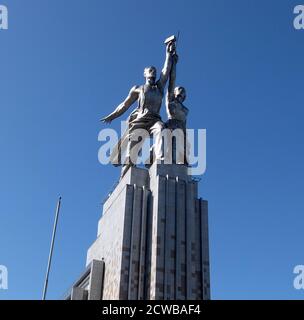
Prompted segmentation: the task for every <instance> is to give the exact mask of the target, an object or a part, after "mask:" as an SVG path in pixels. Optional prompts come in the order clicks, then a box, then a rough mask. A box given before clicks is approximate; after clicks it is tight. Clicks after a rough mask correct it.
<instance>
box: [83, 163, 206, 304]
mask: <svg viewBox="0 0 304 320" xmlns="http://www.w3.org/2000/svg"><path fill="white" fill-rule="evenodd" d="M197 183H198V182H197V181H194V180H192V179H191V176H189V175H188V168H187V167H186V166H184V165H174V164H171V165H165V164H157V163H154V164H153V165H152V166H151V168H150V169H149V170H147V169H141V168H131V169H130V170H129V171H128V172H127V173H126V175H125V176H124V178H123V179H122V180H121V181H120V182H119V184H118V185H117V187H116V188H115V190H114V191H113V192H112V194H111V195H110V196H109V198H108V199H107V201H106V202H105V204H104V208H103V215H102V217H101V219H100V221H99V224H98V235H97V239H96V241H95V242H94V243H93V245H92V246H91V247H90V249H89V250H88V254H87V265H89V264H90V263H91V262H92V261H94V260H99V261H102V260H104V279H103V288H102V289H103V290H102V292H103V296H102V299H104V300H111V299H114V300H116V299H122V300H127V299H128V300H141V299H145V300H146V299H149V300H154V299H160V300H167V299H168V300H171V299H181V300H189V299H198V300H202V299H204V300H207V299H210V279H209V244H208V203H207V201H205V200H202V199H199V198H198V195H197Z"/></svg>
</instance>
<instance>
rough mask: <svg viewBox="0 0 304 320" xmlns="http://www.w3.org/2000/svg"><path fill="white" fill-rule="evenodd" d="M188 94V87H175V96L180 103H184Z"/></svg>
mask: <svg viewBox="0 0 304 320" xmlns="http://www.w3.org/2000/svg"><path fill="white" fill-rule="evenodd" d="M186 96H187V94H186V89H185V88H184V87H176V88H175V89H174V97H175V99H176V100H178V101H179V102H180V103H183V102H184V101H185V99H186Z"/></svg>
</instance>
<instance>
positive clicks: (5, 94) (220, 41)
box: [0, 0, 304, 299]
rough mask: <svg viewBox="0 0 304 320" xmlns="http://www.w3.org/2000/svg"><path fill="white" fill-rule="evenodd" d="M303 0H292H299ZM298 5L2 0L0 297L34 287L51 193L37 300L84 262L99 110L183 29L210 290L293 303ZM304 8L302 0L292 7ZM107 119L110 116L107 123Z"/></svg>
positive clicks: (298, 175)
mask: <svg viewBox="0 0 304 320" xmlns="http://www.w3.org/2000/svg"><path fill="white" fill-rule="evenodd" d="M302 2H303V1H302ZM299 3H301V0H297V1H288V0H284V1H277V0H276V1H274V0H272V1H270V0H268V1H263V0H256V1H249V0H231V1H227V0H222V1H214V0H204V1H194V0H192V1H189V0H187V1H176V0H175V1H160V0H157V1H153V2H151V1H146V2H145V1H139V0H138V1H134V0H128V1H125V0H121V1H116V0H111V1H98V0H89V1H77V0H65V1H62V0H52V1H50V0H49V1H47V0H26V1H20V0H0V4H6V5H7V6H8V9H9V30H8V31H0V111H1V114H0V121H1V125H0V147H1V157H0V179H1V180H0V202H1V205H0V265H1V264H2V265H6V266H7V267H8V269H9V290H8V291H1V290H0V299H12V298H15V299H39V298H41V293H42V288H43V280H44V276H45V269H46V263H47V257H48V250H49V243H50V237H51V229H52V223H53V218H54V209H55V204H56V200H57V196H58V195H59V193H60V194H62V196H63V206H62V216H61V219H60V225H59V228H58V238H57V241H56V248H55V254H54V264H53V268H52V273H51V276H50V286H49V295H48V297H49V298H52V299H55V298H60V297H61V296H62V294H63V293H64V292H65V291H66V289H67V288H68V287H69V286H70V285H71V284H72V283H73V281H74V280H75V279H76V278H77V277H78V275H79V274H80V273H81V272H82V270H83V269H84V267H85V259H86V250H87V249H88V247H89V246H90V245H91V243H92V242H93V241H94V239H95V238H96V232H97V221H98V219H99V217H100V215H101V209H102V206H101V202H102V199H103V198H104V196H105V195H106V194H107V192H108V191H109V190H110V189H111V187H112V185H113V183H114V182H115V181H116V180H117V178H118V176H119V169H116V168H113V167H111V166H107V167H105V166H102V165H100V164H99V163H98V159H97V153H98V149H99V146H100V143H99V142H98V141H97V136H98V132H99V130H100V129H101V128H102V126H101V125H100V123H99V122H98V120H99V118H100V117H101V116H103V115H105V114H107V113H109V112H110V111H112V110H113V108H114V107H115V106H116V105H117V104H118V103H119V102H121V100H122V99H123V98H124V97H125V95H126V94H127V93H128V91H129V89H130V88H131V87H132V86H133V85H135V84H141V83H142V82H143V77H142V72H143V68H144V67H145V66H146V65H151V64H152V65H156V66H157V68H158V69H160V68H161V67H162V64H163V59H164V46H163V41H164V39H165V38H166V37H167V36H169V35H171V34H173V33H176V32H177V30H181V32H182V34H181V39H180V44H179V55H180V61H179V66H178V83H179V84H181V85H184V86H185V87H186V88H187V89H188V99H187V106H188V107H189V109H190V110H191V113H190V116H189V126H190V127H192V128H206V129H207V172H206V174H205V175H204V176H203V179H202V181H201V187H200V194H201V196H203V197H204V198H206V199H208V200H209V209H210V212H209V215H210V250H211V284H212V287H211V290H212V298H213V299H289V298H295V299H303V298H304V291H303V290H302V292H301V291H296V290H295V289H293V278H294V275H293V268H294V266H295V265H297V264H304V251H303V243H304V234H303V228H304V202H303V181H304V170H303V164H304V150H303V139H304V127H303V117H304V110H303V106H304V95H303V77H304V63H303V62H304V60H303V57H304V30H302V31H296V30H295V29H294V28H293V18H294V15H293V8H294V6H295V5H296V4H299ZM303 4H304V3H303ZM113 127H114V128H116V127H117V128H118V127H119V124H118V123H117V124H113Z"/></svg>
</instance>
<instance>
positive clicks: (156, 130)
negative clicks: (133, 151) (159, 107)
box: [150, 121, 164, 160]
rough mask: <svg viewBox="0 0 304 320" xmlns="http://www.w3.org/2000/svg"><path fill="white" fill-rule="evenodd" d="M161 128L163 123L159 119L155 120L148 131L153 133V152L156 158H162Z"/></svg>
mask: <svg viewBox="0 0 304 320" xmlns="http://www.w3.org/2000/svg"><path fill="white" fill-rule="evenodd" d="M163 128H164V123H163V122H161V121H157V122H156V123H155V124H154V125H153V126H152V127H151V129H150V132H151V134H152V135H153V139H154V153H155V159H156V160H163V137H162V130H163Z"/></svg>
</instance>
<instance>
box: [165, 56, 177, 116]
mask: <svg viewBox="0 0 304 320" xmlns="http://www.w3.org/2000/svg"><path fill="white" fill-rule="evenodd" d="M172 60H173V61H172V69H171V72H170V77H169V85H168V90H167V95H166V109H167V115H168V116H171V115H172V112H173V110H171V109H170V103H171V101H173V100H174V88H175V81H176V65H177V61H178V55H177V54H175V55H174V56H173V58H172Z"/></svg>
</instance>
